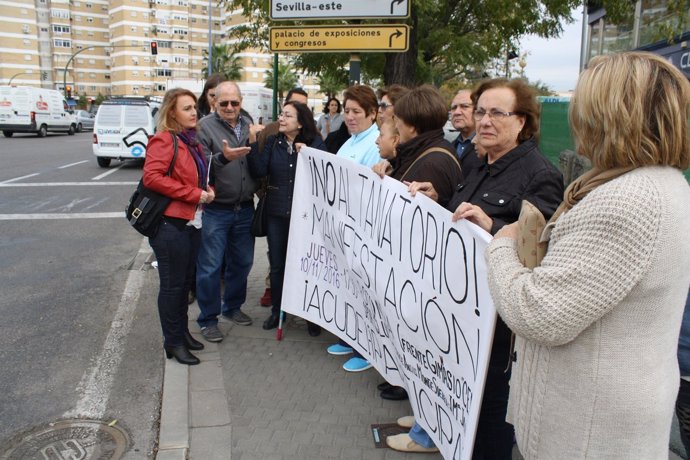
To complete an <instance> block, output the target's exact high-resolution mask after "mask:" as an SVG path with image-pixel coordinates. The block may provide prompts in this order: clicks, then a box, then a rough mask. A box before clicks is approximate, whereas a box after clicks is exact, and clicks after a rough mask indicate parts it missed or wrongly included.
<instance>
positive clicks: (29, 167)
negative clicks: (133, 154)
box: [0, 132, 164, 459]
mask: <svg viewBox="0 0 690 460" xmlns="http://www.w3.org/2000/svg"><path fill="white" fill-rule="evenodd" d="M91 139H92V133H90V132H83V133H80V134H76V135H75V136H67V135H48V137H46V138H42V139H40V138H37V137H36V136H34V135H22V134H15V136H14V137H12V138H10V139H7V138H4V137H0V165H1V167H0V331H2V332H1V333H0V364H1V366H2V367H1V370H0V453H1V452H2V451H3V450H4V449H2V447H7V446H8V445H10V444H11V443H12V442H13V440H16V439H17V436H18V435H19V434H21V433H26V432H27V431H29V430H31V429H33V428H35V427H38V426H41V425H45V424H47V423H50V422H55V421H57V420H62V419H66V418H86V419H97V420H103V421H105V422H106V423H110V422H113V421H116V422H115V424H116V425H117V426H118V427H120V428H122V429H123V430H124V431H125V432H127V433H128V435H129V438H130V445H131V448H130V449H129V450H128V452H127V454H126V457H125V458H133V459H134V458H151V452H152V451H153V449H154V448H155V442H156V440H157V437H158V421H159V416H160V413H159V411H160V396H161V384H162V372H163V359H164V358H163V354H162V337H161V332H160V326H159V323H158V316H157V312H156V293H157V286H158V280H157V273H156V271H155V269H151V267H150V264H148V263H146V262H147V260H148V261H150V247H149V246H148V243H147V242H146V241H145V240H144V238H143V237H141V236H140V235H139V234H138V233H136V232H135V231H134V230H132V229H131V228H130V227H129V225H127V223H126V221H125V219H124V214H123V210H124V206H125V204H126V202H127V200H128V198H129V195H130V194H131V192H132V190H133V189H134V187H135V184H136V182H137V181H138V180H139V178H140V176H141V163H127V162H126V163H120V162H118V161H114V162H113V163H112V165H111V167H110V168H108V169H103V168H99V167H98V166H97V164H96V160H95V157H94V156H93V154H92V151H91ZM104 173H108V174H107V175H104ZM140 251H143V252H142V253H140Z"/></svg>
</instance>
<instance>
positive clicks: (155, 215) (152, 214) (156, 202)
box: [125, 133, 177, 238]
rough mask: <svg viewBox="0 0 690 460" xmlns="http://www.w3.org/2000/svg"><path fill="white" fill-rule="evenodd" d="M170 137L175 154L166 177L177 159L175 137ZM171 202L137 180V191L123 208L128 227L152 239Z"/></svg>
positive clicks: (142, 180) (170, 172)
mask: <svg viewBox="0 0 690 460" xmlns="http://www.w3.org/2000/svg"><path fill="white" fill-rule="evenodd" d="M170 135H171V136H172V139H173V145H174V148H175V153H174V155H173V158H172V161H171V162H170V167H169V168H168V174H167V175H168V176H170V175H171V174H172V172H173V168H174V167H175V160H176V159H177V136H176V135H175V134H174V133H170ZM171 201H172V199H171V198H170V197H167V196H165V195H161V194H160V193H157V192H154V191H153V190H151V189H148V188H146V187H145V186H144V179H143V178H142V179H140V180H139V185H137V189H136V190H135V191H134V193H132V196H131V197H130V199H129V204H128V205H127V207H126V208H125V216H126V217H127V221H128V222H129V225H131V226H132V227H134V230H136V231H138V232H139V233H141V234H142V235H144V236H148V237H149V238H153V237H154V236H156V234H157V233H158V229H159V228H160V226H161V223H162V222H163V212H165V209H166V208H167V207H168V205H169V204H170V202H171Z"/></svg>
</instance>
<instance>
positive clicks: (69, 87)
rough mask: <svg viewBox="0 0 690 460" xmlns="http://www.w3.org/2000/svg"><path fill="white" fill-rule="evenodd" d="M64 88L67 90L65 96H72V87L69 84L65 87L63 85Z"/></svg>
mask: <svg viewBox="0 0 690 460" xmlns="http://www.w3.org/2000/svg"><path fill="white" fill-rule="evenodd" d="M65 90H66V91H67V97H68V98H70V97H72V87H71V86H70V85H67V87H65Z"/></svg>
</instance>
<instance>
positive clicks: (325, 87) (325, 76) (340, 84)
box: [316, 68, 348, 99]
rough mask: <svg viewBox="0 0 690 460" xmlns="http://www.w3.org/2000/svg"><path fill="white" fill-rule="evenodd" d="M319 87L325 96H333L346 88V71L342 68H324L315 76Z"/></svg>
mask: <svg viewBox="0 0 690 460" xmlns="http://www.w3.org/2000/svg"><path fill="white" fill-rule="evenodd" d="M316 81H317V83H318V85H319V88H320V90H321V92H322V93H324V94H325V95H326V97H327V98H329V99H330V98H332V97H335V95H336V94H338V93H339V92H341V91H342V90H344V89H345V88H347V82H348V77H347V71H346V70H344V69H342V68H341V69H326V70H324V71H322V72H321V73H320V74H319V76H318V77H317V78H316Z"/></svg>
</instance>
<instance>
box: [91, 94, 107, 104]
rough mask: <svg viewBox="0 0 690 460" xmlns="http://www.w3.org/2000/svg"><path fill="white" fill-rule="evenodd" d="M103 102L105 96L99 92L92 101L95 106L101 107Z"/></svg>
mask: <svg viewBox="0 0 690 460" xmlns="http://www.w3.org/2000/svg"><path fill="white" fill-rule="evenodd" d="M103 101H105V96H104V95H102V94H101V93H100V92H99V93H98V94H97V95H96V99H95V100H94V101H93V103H94V104H95V105H101V104H102V103H103Z"/></svg>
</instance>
